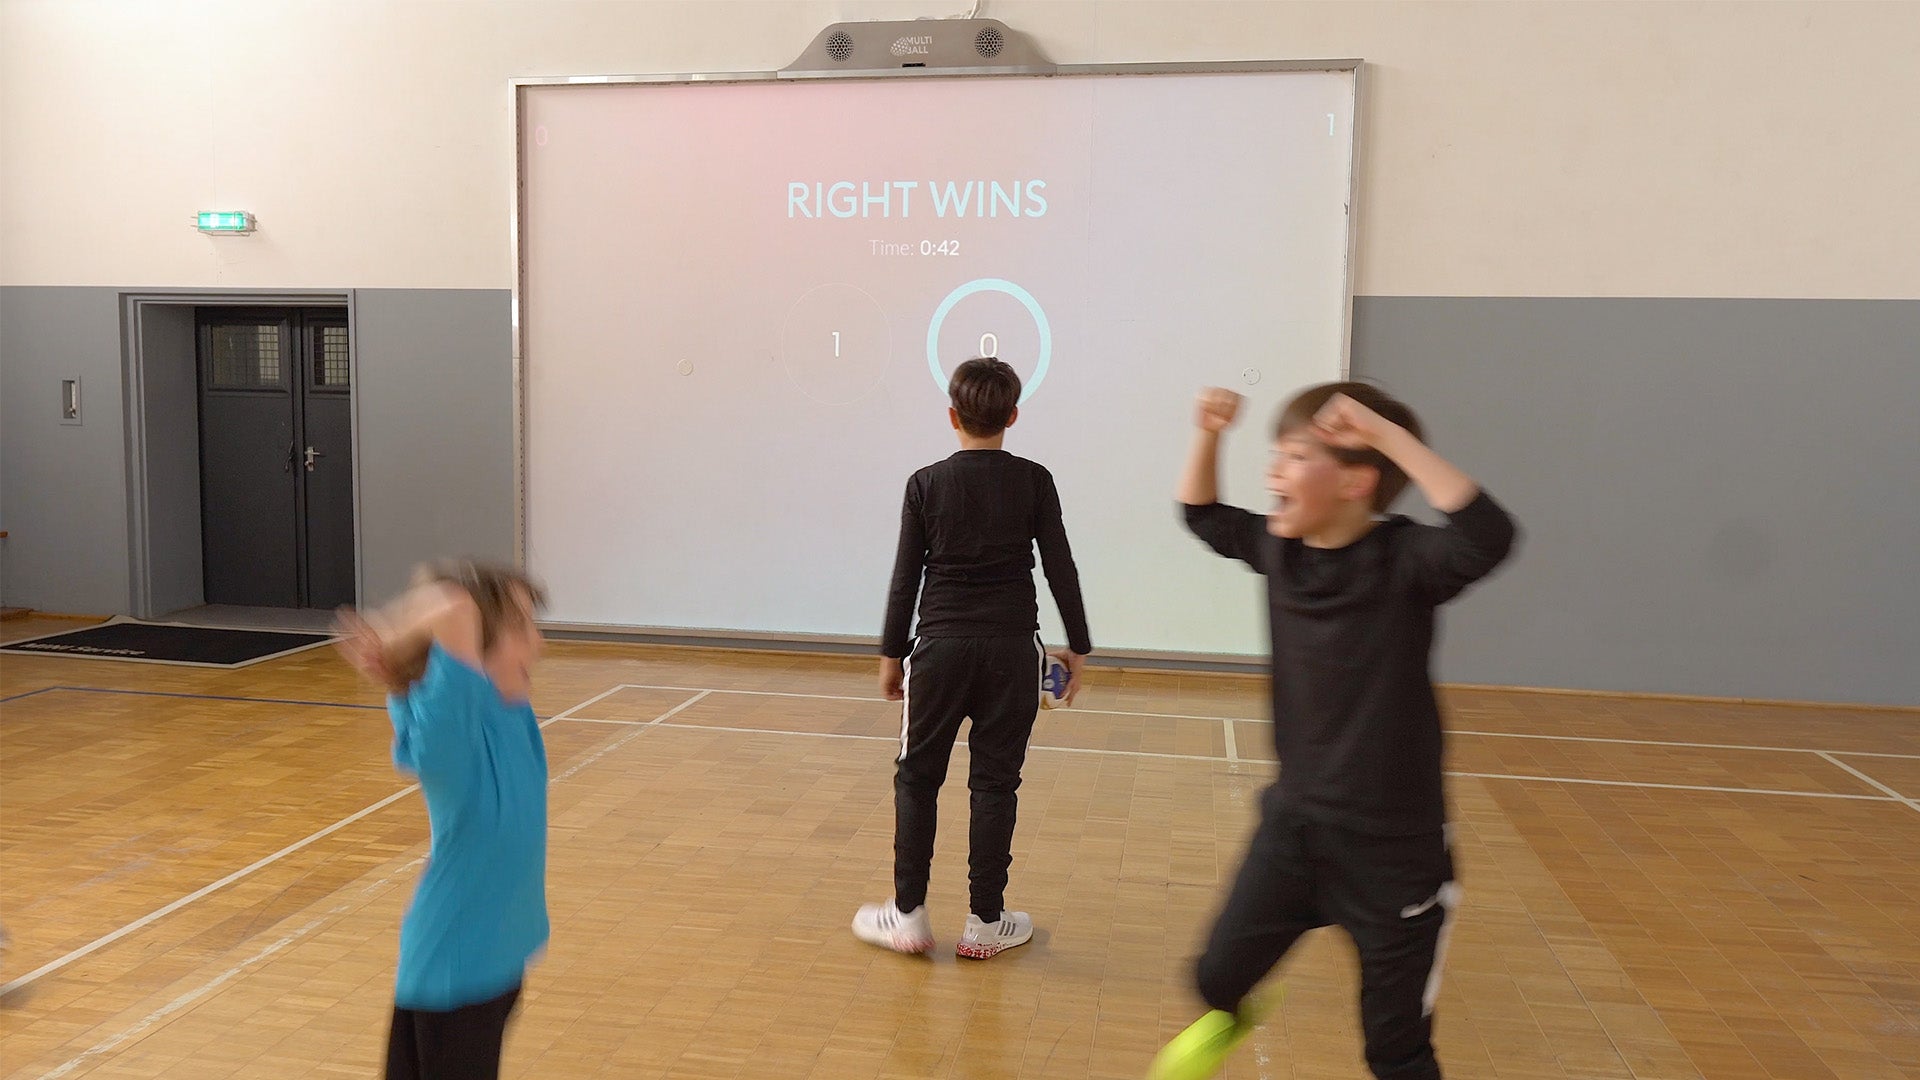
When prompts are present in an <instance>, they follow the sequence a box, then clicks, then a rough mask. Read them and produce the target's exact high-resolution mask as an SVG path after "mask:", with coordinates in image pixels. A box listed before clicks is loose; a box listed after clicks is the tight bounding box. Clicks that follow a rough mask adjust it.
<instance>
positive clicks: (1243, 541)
mask: <svg viewBox="0 0 1920 1080" xmlns="http://www.w3.org/2000/svg"><path fill="white" fill-rule="evenodd" d="M1185 511H1186V519H1187V527H1188V528H1190V529H1192V530H1193V532H1194V535H1196V536H1198V537H1199V538H1200V539H1202V540H1205V541H1206V542H1207V543H1208V544H1209V545H1210V546H1211V547H1212V548H1213V549H1214V550H1215V551H1217V552H1219V553H1220V554H1222V555H1225V556H1227V557H1228V558H1231V559H1239V560H1241V561H1243V562H1245V563H1247V564H1249V565H1250V566H1252V567H1253V568H1254V569H1255V570H1257V571H1259V572H1260V573H1262V574H1264V575H1266V579H1267V600H1268V606H1269V609H1270V612H1271V618H1272V627H1273V735H1274V746H1275V749H1276V750H1277V751H1278V752H1279V757H1280V799H1281V802H1282V805H1286V806H1290V807H1293V808H1295V809H1296V810H1297V811H1298V812H1300V813H1301V814H1302V815H1304V816H1307V817H1311V818H1317V819H1319V820H1323V821H1328V822H1330V823H1332V824H1336V825H1341V826H1345V827H1347V828H1351V829H1354V830H1355V831H1358V832H1363V833H1369V834H1376V835H1384V836H1394V835H1411V834H1415V833H1425V832H1433V831H1438V830H1439V829H1440V828H1441V827H1442V826H1443V825H1444V824H1445V822H1446V799H1445V792H1444V784H1443V781H1442V764H1441V758H1442V753H1443V746H1442V737H1441V731H1440V706H1439V703H1438V701H1437V700H1436V699H1435V697H1434V692H1433V679H1432V676H1431V674H1430V672H1429V660H1430V657H1431V654H1432V651H1433V631H1434V609H1435V608H1436V607H1438V606H1439V605H1441V604H1444V603H1446V602H1447V601H1448V600H1451V599H1453V598H1454V597H1455V596H1458V595H1459V594H1460V592H1461V590H1463V589H1465V588H1466V587H1467V586H1469V585H1471V584H1473V583H1474V582H1476V581H1478V580H1480V579H1481V578H1483V577H1485V576H1486V575H1487V574H1489V573H1491V572H1492V571H1493V569H1494V567H1496V566H1498V565H1500V563H1501V562H1502V561H1503V560H1505V559H1506V557H1507V554H1508V552H1509V551H1511V550H1512V548H1513V544H1514V539H1515V536H1516V532H1517V530H1516V529H1515V527H1514V523H1513V519H1512V518H1510V517H1509V516H1508V515H1507V512H1506V511H1505V510H1503V509H1501V508H1500V505H1499V504H1498V503H1496V502H1494V501H1493V499H1492V498H1490V497H1489V496H1487V495H1486V494H1485V493H1484V492H1483V493H1481V494H1480V495H1479V496H1478V497H1476V498H1475V499H1474V500H1473V502H1471V503H1469V504H1468V505H1467V506H1465V507H1463V508H1461V509H1460V510H1458V511H1456V512H1455V513H1452V514H1449V515H1448V521H1447V524H1446V525H1445V526H1440V527H1436V526H1431V525H1422V524H1419V523H1418V522H1415V521H1413V520H1411V519H1409V518H1406V517H1402V516H1398V515H1395V516H1393V517H1390V518H1388V519H1386V520H1384V521H1382V522H1380V523H1379V524H1377V525H1375V526H1374V528H1373V530H1372V531H1371V532H1369V533H1367V534H1366V535H1365V536H1363V537H1361V538H1360V539H1359V540H1357V541H1355V542H1354V543H1352V544H1350V545H1348V546H1346V547H1343V548H1331V549H1329V548H1312V547H1308V546H1307V545H1306V544H1304V543H1302V542H1301V541H1299V540H1283V539H1281V538H1279V537H1276V536H1274V535H1272V534H1271V533H1269V532H1268V531H1267V522H1266V519H1265V518H1264V517H1261V516H1260V515H1258V514H1253V513H1250V512H1248V511H1245V510H1238V509H1234V508H1232V507H1228V506H1221V505H1219V504H1217V503H1216V504H1213V505H1209V506H1188V507H1186V508H1185Z"/></svg>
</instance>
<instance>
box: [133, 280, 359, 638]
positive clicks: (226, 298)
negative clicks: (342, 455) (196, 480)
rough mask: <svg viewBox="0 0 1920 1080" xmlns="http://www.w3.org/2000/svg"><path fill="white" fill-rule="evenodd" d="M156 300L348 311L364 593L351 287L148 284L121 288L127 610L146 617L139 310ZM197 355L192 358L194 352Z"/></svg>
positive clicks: (148, 579) (151, 613) (158, 303)
mask: <svg viewBox="0 0 1920 1080" xmlns="http://www.w3.org/2000/svg"><path fill="white" fill-rule="evenodd" d="M155 307H170V308H178V307H191V308H202V307H223V308H285V307H295V308H303V307H304V308H342V309H344V310H345V311H346V313H347V364H348V380H349V386H350V387H351V398H350V407H349V410H348V411H349V416H350V421H349V427H350V429H351V431H352V437H351V443H352V447H353V472H352V477H353V480H352V482H353V591H354V599H355V602H356V603H358V602H359V600H360V598H361V597H364V596H365V595H366V592H367V581H366V563H365V560H364V559H362V558H361V553H362V550H363V547H364V544H363V540H364V535H363V530H364V528H365V515H364V514H363V513H362V509H361V505H360V476H361V472H360V470H361V468H362V467H363V463H362V460H361V455H360V392H359V391H360V335H359V332H358V325H357V324H358V319H357V317H356V312H355V294H354V290H352V289H310V290H309V289H283V290H278V291H259V290H231V291H229V290H217V289H180V290H168V289H150V290H142V291H138V292H123V293H121V294H120V349H121V359H122V370H121V379H122V382H123V385H124V386H125V387H126V393H124V394H123V395H121V398H122V405H123V412H124V416H123V419H124V420H125V422H126V433H127V447H126V452H127V552H128V560H127V562H128V565H127V570H128V573H127V590H128V596H127V610H128V611H130V612H132V613H133V617H134V618H136V619H152V618H156V617H158V616H160V615H165V614H168V613H167V612H157V611H155V610H154V603H153V547H152V543H153V540H152V529H151V522H150V520H149V517H148V513H147V494H148V486H149V485H148V477H149V466H150V462H149V458H148V453H147V424H146V414H147V409H146V406H147V357H146V356H145V344H144V342H145V334H144V333H143V321H142V320H143V317H144V315H145V314H146V312H147V311H149V310H151V309H152V308H155ZM195 362H196V363H197V362H198V358H197V356H196V360H195Z"/></svg>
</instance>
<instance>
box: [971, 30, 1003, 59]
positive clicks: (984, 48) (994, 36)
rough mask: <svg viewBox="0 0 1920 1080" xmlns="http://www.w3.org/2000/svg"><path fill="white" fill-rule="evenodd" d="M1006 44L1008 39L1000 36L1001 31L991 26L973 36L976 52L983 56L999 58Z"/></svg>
mask: <svg viewBox="0 0 1920 1080" xmlns="http://www.w3.org/2000/svg"><path fill="white" fill-rule="evenodd" d="M1006 43H1007V42H1006V39H1005V38H1003V37H1001V36H1000V31H998V30H995V29H994V28H993V27H991V26H989V27H987V28H986V29H984V30H981V31H980V32H979V33H978V34H975V35H974V36H973V48H974V51H975V52H978V53H979V54H980V55H981V56H987V57H993V56H999V55H1000V50H1001V49H1002V48H1003V47H1005V45H1006Z"/></svg>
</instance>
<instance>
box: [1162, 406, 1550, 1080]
mask: <svg viewBox="0 0 1920 1080" xmlns="http://www.w3.org/2000/svg"><path fill="white" fill-rule="evenodd" d="M1239 407H1240V397H1239V395H1237V394H1233V393H1231V392H1229V391H1226V390H1208V391H1204V392H1203V393H1202V394H1201V395H1200V401H1199V410H1198V417H1197V425H1198V427H1199V432H1198V434H1197V436H1196V438H1195V441H1194V444H1193V450H1192V452H1191V453H1190V454H1189V456H1188V459H1187V467H1186V472H1185V474H1184V476H1183V477H1182V479H1181V483H1180V494H1179V497H1180V502H1181V503H1182V504H1183V505H1184V508H1185V514H1186V520H1187V525H1188V527H1189V528H1190V529H1192V530H1193V532H1194V534H1195V535H1196V536H1198V537H1200V539H1202V540H1204V541H1206V542H1207V544H1208V545H1210V546H1211V547H1212V548H1213V549H1214V550H1215V551H1217V552H1219V553H1220V554H1221V555H1224V556H1226V557H1228V558H1231V559H1239V560H1242V561H1244V562H1246V563H1247V564H1249V565H1250V566H1252V567H1253V568H1254V569H1255V570H1256V571H1258V572H1259V573H1261V574H1262V575H1264V576H1265V577H1266V579H1267V596H1268V601H1269V605H1270V608H1271V617H1272V627H1273V721H1274V740H1275V743H1276V744H1277V749H1278V751H1279V758H1280V770H1281V771H1280V779H1279V781H1278V782H1277V783H1276V784H1274V785H1273V786H1272V787H1270V788H1268V789H1267V791H1266V792H1265V793H1264V795H1263V797H1262V802H1261V814H1260V824H1259V827H1258V829H1257V830H1256V831H1255V833H1254V836H1253V840H1252V844H1251V846H1250V849H1249V850H1248V852H1247V857H1246V861H1245V862H1244V863H1243V864H1242V865H1241V867H1240V873H1239V876H1238V878H1237V879H1236V880H1235V881H1234V884H1233V890H1232V892H1231V893H1229V895H1228V897H1227V901H1226V904H1225V907H1224V908H1223V910H1222V911H1221V913H1220V916H1219V919H1218V920H1217V921H1216V922H1215V924H1214V927H1213V932H1212V935H1211V937H1210V939H1209V940H1208V942H1207V948H1206V952H1205V954H1204V955H1203V956H1202V957H1201V959H1200V961H1199V965H1198V972H1197V981H1198V986H1199V990H1200V996H1201V997H1202V998H1203V999H1204V1000H1205V1001H1206V1003H1207V1004H1208V1005H1209V1006H1211V1007H1212V1010H1213V1011H1211V1012H1209V1013H1207V1014H1206V1015H1205V1016H1203V1017H1201V1018H1200V1020H1198V1021H1196V1022H1195V1023H1194V1024H1193V1026H1191V1027H1189V1028H1188V1029H1187V1030H1186V1031H1185V1032H1183V1033H1182V1034H1181V1035H1180V1036H1179V1037H1177V1038H1176V1039H1174V1041H1173V1042H1171V1043H1169V1044H1168V1045H1167V1048H1166V1049H1165V1050H1163V1051H1162V1052H1161V1054H1160V1056H1159V1057H1158V1058H1156V1059H1155V1061H1154V1065H1153V1069H1152V1071H1151V1073H1150V1075H1151V1076H1152V1077H1154V1078H1155V1080H1198V1078H1201V1077H1207V1076H1212V1075H1213V1074H1214V1073H1215V1072H1217V1071H1218V1070H1219V1068H1220V1067H1221V1065H1222V1064H1223V1063H1224V1061H1225V1060H1226V1057H1227V1055H1228V1054H1229V1053H1230V1052H1231V1051H1232V1050H1233V1048H1234V1047H1235V1046H1237V1045H1238V1044H1239V1043H1240V1041H1241V1040H1242V1039H1244V1038H1245V1037H1246V1035H1247V1033H1248V1032H1249V1031H1250V1030H1251V1029H1252V1027H1253V1025H1254V1023H1255V1022H1256V1021H1257V1020H1258V1015H1257V1014H1258V1012H1259V1011H1260V1010H1259V1009H1258V1007H1257V1006H1252V1005H1250V1003H1249V995H1250V994H1251V992H1252V990H1253V988H1254V986H1255V984H1256V983H1258V982H1259V981H1260V980H1261V979H1262V978H1263V977H1264V976H1265V975H1266V974H1267V972H1268V971H1270V970H1272V968H1273V966H1274V965H1275V964H1277V963H1278V962H1279V961H1280V958H1281V957H1282V956H1284V955H1285V954H1286V952H1287V950H1288V949H1289V948H1290V947H1292V945H1293V943H1294V942H1295V941H1296V940H1297V939H1298V938H1299V937H1300V935H1302V934H1304V933H1305V932H1307V931H1308V930H1310V929H1313V928H1315V927H1320V926H1328V925H1337V926H1339V927H1341V928H1342V929H1344V930H1346V931H1347V932H1348V933H1349V934H1350V935H1352V937H1353V940H1354V944H1355V945H1356V946H1358V949H1359V954H1360V977H1361V994H1360V1013H1361V1022H1362V1027H1363V1028H1364V1030H1365V1037H1366V1056H1367V1064H1368V1066H1369V1067H1370V1068H1371V1069H1372V1071H1373V1075H1374V1076H1376V1077H1381V1078H1383V1080H1384V1078H1394V1080H1438V1078H1439V1076H1440V1066H1439V1063H1438V1062H1437V1061H1436V1060H1435V1059H1434V1054H1433V1043H1432V1030H1433V1025H1432V1016H1433V1004H1434V999H1435V997H1436V996H1437V994H1438V992H1439V985H1440V970H1441V965H1442V963H1443V962H1444V958H1445V952H1446V937H1447V928H1448V924H1449V923H1450V922H1451V920H1452V915H1453V909H1454V907H1455V905H1456V904H1457V903H1458V902H1459V895H1460V891H1459V886H1458V885H1456V884H1455V882H1454V874H1453V858H1452V854H1451V852H1450V851H1449V847H1448V843H1447V835H1446V806H1445V796H1444V792H1443V790H1442V771H1441V730H1440V709H1439V705H1438V703H1437V701H1436V700H1435V697H1434V692H1433V684H1432V682H1431V680H1430V678H1429V675H1428V659H1429V654H1430V653H1431V651H1432V646H1433V634H1434V609H1435V608H1437V607H1438V606H1439V605H1441V604H1443V603H1446V602H1447V601H1448V600H1451V599H1453V598H1454V597H1455V596H1457V595H1459V594H1460V592H1461V591H1462V590H1463V589H1465V588H1466V587H1467V586H1469V585H1471V584H1473V583H1474V582H1476V581H1478V580H1480V579H1481V578H1483V577H1485V576H1486V575H1487V574H1488V573H1490V572H1491V571H1492V570H1493V569H1494V567H1496V566H1498V565H1500V563H1501V562H1502V561H1503V560H1504V559H1505V558H1506V557H1507V554H1508V552H1509V551H1510V550H1511V549H1512V546H1513V543H1514V537H1515V529H1514V525H1513V522H1512V519H1510V518H1509V517H1508V516H1507V514H1506V511H1504V510H1502V509H1501V508H1500V506H1499V505H1498V504H1496V503H1495V502H1494V501H1493V500H1492V499H1491V498H1489V497H1488V496H1487V495H1486V494H1485V493H1484V492H1482V491H1481V490H1480V489H1479V487H1478V486H1477V485H1476V484H1475V483H1474V482H1473V480H1472V479H1471V478H1470V477H1468V476H1467V475H1466V474H1465V473H1463V472H1461V471H1460V470H1459V469H1457V468H1455V467H1454V466H1453V465H1451V464H1449V463H1448V462H1447V461H1446V460H1444V459H1443V458H1441V457H1440V456H1439V455H1438V454H1436V453H1434V452H1433V451H1432V450H1430V449H1428V447H1427V446H1426V445H1425V443H1423V442H1422V440H1421V434H1420V424H1419V421H1418V420H1417V419H1415V417H1414V415H1413V412H1412V411H1411V410H1410V409H1408V408H1407V407H1406V406H1405V405H1402V404H1401V403H1399V402H1398V401H1395V400H1394V399H1393V398H1391V397H1389V396H1387V395H1386V394H1385V393H1383V392H1382V391H1380V390H1379V389H1377V388H1375V387H1372V386H1369V385H1367V384H1365V383H1333V384H1329V385H1325V386H1319V387H1315V388H1313V389H1310V390H1307V391H1306V392H1304V393H1302V394H1300V395H1299V396H1298V397H1296V398H1295V399H1294V400H1293V402H1292V403H1291V404H1289V405H1288V406H1287V407H1286V409H1285V410H1283V411H1282V413H1281V416H1280V422H1279V424H1278V426H1277V430H1276V433H1275V442H1274V458H1273V463H1272V465H1271V466H1270V467H1269V469H1268V472H1267V490H1268V491H1269V492H1270V493H1271V494H1272V495H1273V497H1274V507H1273V510H1272V511H1271V512H1270V513H1268V514H1267V515H1266V516H1265V517H1262V516H1260V515H1257V514H1253V513H1249V512H1248V511H1245V510H1237V509H1233V508H1230V507H1226V506H1222V505H1220V503H1219V502H1218V500H1217V490H1218V489H1217V483H1218V472H1219V467H1218V460H1219V458H1218V454H1219V443H1220V435H1221V433H1222V432H1223V431H1225V430H1226V428H1227V427H1228V426H1229V425H1230V424H1232V422H1233V419H1234V416H1235V414H1236V413H1237V412H1238V411H1239ZM1409 478H1411V479H1412V481H1413V483H1414V484H1415V485H1416V486H1418V487H1419V488H1420V492H1421V494H1422V495H1424V496H1426V499H1427V501H1428V502H1429V503H1430V504H1432V505H1433V507H1434V508H1435V509H1437V510H1439V511H1441V512H1442V513H1444V514H1446V515H1447V524H1446V525H1445V526H1441V527H1434V526H1427V525H1421V524H1417V523H1415V522H1414V521H1412V520H1410V519H1408V518H1405V517H1401V516H1398V515H1395V516H1391V517H1382V516H1380V515H1382V514H1383V513H1384V511H1385V510H1386V508H1387V507H1388V506H1389V505H1390V504H1391V503H1392V502H1393V500H1394V497H1395V496H1397V495H1399V494H1400V492H1401V490H1402V489H1403V488H1405V486H1406V484H1407V481H1408V479H1409Z"/></svg>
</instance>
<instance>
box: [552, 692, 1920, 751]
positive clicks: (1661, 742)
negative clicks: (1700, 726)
mask: <svg viewBox="0 0 1920 1080" xmlns="http://www.w3.org/2000/svg"><path fill="white" fill-rule="evenodd" d="M614 689H615V690H616V691H619V690H674V691H678V692H680V693H686V694H691V693H696V692H698V691H700V690H707V691H709V692H711V693H715V694H740V695H743V696H746V697H777V698H800V699H805V700H812V701H863V702H868V703H870V704H875V705H886V704H892V703H891V702H889V701H887V699H885V698H877V697H852V696H848V695H845V694H798V693H789V692H784V691H776V690H725V689H720V688H718V687H701V686H662V685H656V684H652V683H623V684H621V685H620V686H618V687H615V688H614ZM583 707H584V706H583ZM1070 711H1072V712H1076V713H1088V714H1091V715H1094V716H1140V717H1146V718H1149V719H1154V720H1221V721H1226V722H1230V723H1245V724H1271V723H1273V721H1272V720H1267V719H1261V718H1258V717H1252V716H1200V715H1198V714H1195V713H1156V712H1127V711H1125V710H1122V709H1083V708H1080V707H1078V706H1075V707H1074V708H1073V709H1072V710H1070ZM568 719H580V718H577V717H569V718H568ZM1446 734H1447V735H1449V736H1454V735H1464V736H1470V737H1475V738H1484V739H1545V740H1549V741H1554V742H1590V743H1611V744H1617V745H1623V746H1681V747H1687V748H1690V749H1695V750H1756V751H1763V752H1766V753H1773V754H1815V755H1819V754H1837V755H1839V756H1841V757H1882V758H1899V759H1902V760H1910V761H1920V754H1891V753H1885V752H1881V751H1869V750H1820V749H1816V748H1810V747H1804V746H1747V745H1743V744H1740V743H1708V742H1678V741H1674V740H1668V739H1617V738H1608V737H1604V736H1599V735H1541V734H1534V733H1532V732H1517V731H1473V730H1467V729H1462V728H1448V729H1447V730H1446Z"/></svg>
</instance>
